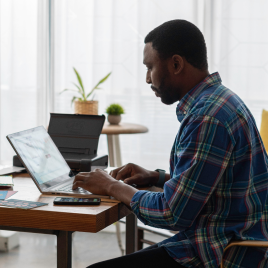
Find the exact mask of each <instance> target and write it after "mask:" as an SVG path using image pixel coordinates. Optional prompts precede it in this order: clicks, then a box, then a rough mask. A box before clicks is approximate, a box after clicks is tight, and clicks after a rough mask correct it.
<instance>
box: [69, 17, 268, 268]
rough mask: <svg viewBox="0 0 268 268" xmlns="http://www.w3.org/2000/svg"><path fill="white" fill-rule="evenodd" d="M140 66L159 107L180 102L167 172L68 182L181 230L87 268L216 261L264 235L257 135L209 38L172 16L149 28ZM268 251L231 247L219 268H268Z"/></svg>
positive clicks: (129, 169) (262, 159) (120, 171)
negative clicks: (217, 64)
mask: <svg viewBox="0 0 268 268" xmlns="http://www.w3.org/2000/svg"><path fill="white" fill-rule="evenodd" d="M144 64H145V65H146V66H147V68H148V70H147V75H146V82H147V83H148V84H151V88H152V90H153V91H154V92H155V95H156V96H157V97H160V98H161V101H162V102H163V103H164V104H172V103H174V102H177V101H179V103H178V106H177V110H176V113H177V117H178V121H179V122H180V129H179V132H178V134H177V136H176V138H175V142H174V145H173V148H172V150H171V155H170V174H167V173H166V174H165V173H163V171H161V170H158V171H149V170H145V169H143V168H141V167H139V166H136V165H134V164H128V165H126V166H123V167H120V168H117V169H116V170H114V171H112V172H111V174H110V175H108V174H106V173H105V172H103V171H101V170H97V171H95V172H90V173H82V174H78V175H77V176H76V178H75V181H74V186H73V188H74V189H76V188H77V187H83V188H85V189H87V190H89V191H91V192H93V193H96V194H104V195H111V196H114V197H115V198H117V199H118V200H121V201H122V202H124V203H125V204H126V205H128V206H130V207H131V208H132V211H133V212H134V213H135V214H136V215H137V217H138V218H139V219H140V220H141V221H142V222H143V223H145V224H148V225H151V226H154V227H159V228H163V229H169V230H175V231H179V233H178V234H176V235H174V236H173V237H172V238H169V239H166V240H164V241H162V242H161V243H159V244H157V245H155V246H152V247H149V248H148V249H147V250H142V251H138V252H136V253H134V254H130V255H127V256H123V257H119V258H116V259H113V260H109V261H105V262H101V263H98V264H94V265H92V266H91V267H128V268H129V267H139V268H141V267H206V268H209V267H211V268H212V267H213V268H214V267H218V266H219V264H220V262H221V259H222V256H223V250H224V248H225V247H226V246H227V244H228V243H229V242H230V241H231V240H251V239H256V240H267V239H268V227H267V220H268V206H267V202H268V201H266V199H267V187H268V171H267V154H266V152H265V149H264V146H263V143H262V141H261V137H260V135H259V132H258V130H257V127H256V124H255V121H254V118H253V116H252V115H251V113H250V111H249V110H248V108H247V107H246V106H245V104H244V103H243V101H242V100H241V99H240V98H239V97H238V96H237V95H235V94H234V93H233V92H232V91H230V90H229V89H227V88H226V87H224V86H223V85H222V84H221V79H220V76H219V74H218V73H214V74H209V72H208V65H207V52H206V45H205V40H204V38H203V35H202V33H201V32H200V31H199V29H198V28H197V27H196V26H194V25H193V24H191V23H190V22H187V21H184V20H174V21H169V22H166V23H164V24H162V25H160V26H159V27H157V28H155V29H154V30H153V31H151V32H150V33H149V34H148V35H147V36H146V38H145V48H144ZM164 138H165V137H163V139H164ZM163 161H164V160H163ZM118 180H123V181H124V182H125V184H123V183H120V182H119V181H118ZM164 182H165V184H164ZM134 183H135V184H137V185H148V184H153V185H158V186H161V185H162V187H163V189H164V192H163V193H154V192H148V191H139V190H137V189H135V188H133V187H131V186H130V185H131V184H134ZM163 184H164V186H163ZM267 253H268V251H267V252H266V249H262V248H258V249H257V248H248V247H240V248H239V247H236V248H233V249H230V250H228V251H227V252H226V254H225V256H224V258H225V267H241V268H253V267H268V254H267Z"/></svg>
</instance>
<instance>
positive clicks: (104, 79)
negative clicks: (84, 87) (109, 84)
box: [93, 72, 112, 89]
mask: <svg viewBox="0 0 268 268" xmlns="http://www.w3.org/2000/svg"><path fill="white" fill-rule="evenodd" d="M111 73H112V72H110V73H108V74H107V75H106V76H105V77H103V78H102V79H101V80H100V81H99V82H98V83H97V85H96V86H95V87H94V88H93V89H96V88H97V87H98V86H99V85H100V84H102V83H103V82H105V81H106V80H107V79H108V77H109V76H110V75H111Z"/></svg>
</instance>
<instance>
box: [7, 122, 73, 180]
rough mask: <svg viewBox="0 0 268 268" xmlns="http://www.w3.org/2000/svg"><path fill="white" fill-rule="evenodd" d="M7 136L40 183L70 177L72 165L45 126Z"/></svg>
mask: <svg viewBox="0 0 268 268" xmlns="http://www.w3.org/2000/svg"><path fill="white" fill-rule="evenodd" d="M7 137H8V139H9V140H10V142H11V144H12V145H13V148H14V149H15V151H16V152H17V154H18V155H19V156H20V157H21V159H22V161H23V162H24V165H25V166H26V167H27V169H28V171H29V172H30V173H31V175H32V176H33V177H34V178H35V179H36V181H37V182H38V183H39V184H43V183H47V182H49V181H51V180H54V179H59V181H61V180H64V179H66V178H67V177H69V172H70V167H69V166H68V165H67V163H66V161H65V160H64V158H63V157H62V155H61V153H60V152H59V150H58V148H57V147H56V145H55V144H54V142H53V141H52V139H51V138H50V136H49V134H48V133H47V132H46V130H45V128H44V127H36V128H33V129H29V130H25V131H21V132H18V133H14V134H11V135H8V136H7Z"/></svg>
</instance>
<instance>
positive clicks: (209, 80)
mask: <svg viewBox="0 0 268 268" xmlns="http://www.w3.org/2000/svg"><path fill="white" fill-rule="evenodd" d="M220 83H221V77H220V75H219V73H218V72H216V73H213V74H210V75H208V76H207V77H206V78H205V79H204V80H203V81H202V82H200V83H199V84H197V85H196V86H194V87H193V88H192V89H191V90H190V91H189V92H188V93H187V94H186V95H185V96H184V97H183V98H182V99H181V100H180V102H179V104H178V105H177V109H176V114H177V117H178V120H179V121H180V122H181V121H182V120H183V118H184V117H185V115H186V114H187V112H188V111H189V110H190V109H191V107H192V105H193V103H194V100H195V99H196V97H197V96H198V95H199V94H200V93H201V92H202V91H203V90H204V89H205V88H208V87H210V86H213V85H216V84H220Z"/></svg>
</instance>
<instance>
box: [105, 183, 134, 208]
mask: <svg viewBox="0 0 268 268" xmlns="http://www.w3.org/2000/svg"><path fill="white" fill-rule="evenodd" d="M107 191H108V195H110V196H113V197H114V198H115V199H117V200H119V201H122V202H123V203H125V204H126V205H127V206H130V202H131V199H132V197H133V196H134V194H135V193H136V192H138V190H137V189H135V188H134V187H132V186H129V185H127V184H125V183H122V182H120V181H114V182H112V183H111V184H110V185H109V186H108V189H107Z"/></svg>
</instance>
